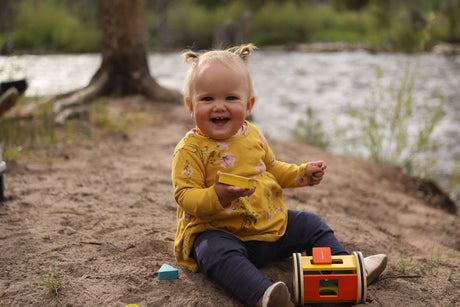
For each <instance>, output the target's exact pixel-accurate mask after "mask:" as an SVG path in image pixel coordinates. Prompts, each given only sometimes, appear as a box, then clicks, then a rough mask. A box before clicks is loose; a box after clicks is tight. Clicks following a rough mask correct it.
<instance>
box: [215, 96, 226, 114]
mask: <svg viewBox="0 0 460 307" xmlns="http://www.w3.org/2000/svg"><path fill="white" fill-rule="evenodd" d="M221 110H225V101H224V100H223V99H216V100H215V102H214V111H221Z"/></svg>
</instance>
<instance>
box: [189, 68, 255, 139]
mask: <svg viewBox="0 0 460 307" xmlns="http://www.w3.org/2000/svg"><path fill="white" fill-rule="evenodd" d="M193 82H194V83H193V85H192V86H193V91H192V96H191V97H186V98H185V101H186V102H187V105H188V108H189V110H190V114H191V116H192V117H193V119H194V120H195V123H196V125H197V126H198V128H199V129H200V130H201V132H203V133H204V134H206V135H207V136H208V137H211V138H213V139H217V140H223V139H226V138H229V137H231V136H233V135H235V134H236V133H237V132H238V130H239V129H240V128H241V127H242V125H243V122H244V120H245V119H246V117H247V116H248V115H249V114H250V113H251V110H252V107H253V106H254V101H255V98H254V97H250V94H249V81H248V79H247V76H246V75H245V73H244V71H243V70H242V69H241V68H240V67H239V66H238V65H234V66H233V67H232V68H229V67H226V66H224V65H222V64H213V65H206V66H204V67H203V68H200V70H199V71H198V72H197V73H196V76H195V80H194V81H193Z"/></svg>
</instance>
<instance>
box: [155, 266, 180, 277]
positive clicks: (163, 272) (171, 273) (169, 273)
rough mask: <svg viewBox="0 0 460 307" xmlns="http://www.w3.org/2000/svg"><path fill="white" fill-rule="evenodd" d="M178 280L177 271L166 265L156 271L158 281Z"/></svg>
mask: <svg viewBox="0 0 460 307" xmlns="http://www.w3.org/2000/svg"><path fill="white" fill-rule="evenodd" d="M178 278H179V270H178V269H176V268H175V267H172V266H170V265H168V264H163V265H162V266H161V268H160V270H159V271H158V279H159V280H168V279H178Z"/></svg>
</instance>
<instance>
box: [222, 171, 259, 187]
mask: <svg viewBox="0 0 460 307" xmlns="http://www.w3.org/2000/svg"><path fill="white" fill-rule="evenodd" d="M219 182H220V183H224V184H228V185H234V186H237V187H242V188H246V189H250V188H251V187H253V186H254V185H255V183H256V181H255V179H252V178H246V177H243V176H238V175H233V174H228V173H220V175H219Z"/></svg>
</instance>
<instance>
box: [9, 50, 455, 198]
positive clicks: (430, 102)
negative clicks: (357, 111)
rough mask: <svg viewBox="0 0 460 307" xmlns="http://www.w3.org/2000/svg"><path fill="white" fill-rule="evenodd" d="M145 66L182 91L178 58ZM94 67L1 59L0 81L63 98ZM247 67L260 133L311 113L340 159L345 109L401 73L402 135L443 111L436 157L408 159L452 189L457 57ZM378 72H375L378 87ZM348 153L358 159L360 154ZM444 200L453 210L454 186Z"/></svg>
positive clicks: (304, 59)
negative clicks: (409, 103)
mask: <svg viewBox="0 0 460 307" xmlns="http://www.w3.org/2000/svg"><path fill="white" fill-rule="evenodd" d="M148 62H149V66H150V70H151V74H152V75H153V76H154V77H155V78H156V80H157V81H158V82H159V83H160V84H162V85H164V86H167V87H170V88H176V89H178V90H182V87H183V84H184V78H185V74H186V71H187V69H188V68H189V65H188V64H185V63H184V62H183V60H182V58H181V57H180V53H178V52H177V53H152V54H149V56H148ZM100 63H101V56H100V54H78V55H22V56H14V57H0V80H7V79H18V78H27V79H28V81H29V88H28V90H27V92H26V95H27V96H42V95H51V94H58V93H64V92H67V91H69V90H73V89H78V88H81V87H84V86H86V85H87V84H88V82H89V80H90V78H91V77H92V75H93V74H94V72H95V71H96V70H97V68H98V67H99V65H100ZM249 68H250V70H251V74H252V78H253V82H254V87H255V91H256V106H255V108H254V111H253V117H254V119H253V121H254V122H255V123H256V124H257V125H258V126H259V128H261V130H262V131H264V133H265V134H267V135H269V136H270V137H272V138H278V139H289V138H292V133H291V130H292V129H294V128H295V126H296V123H297V121H298V120H299V119H305V110H306V109H307V108H308V107H310V108H312V109H313V110H314V114H315V116H316V117H317V118H318V119H320V120H321V122H322V129H324V132H325V133H326V135H327V137H328V138H330V139H331V140H332V142H331V144H332V145H331V148H329V149H330V150H331V151H334V152H337V153H340V154H350V150H349V146H347V142H348V140H347V136H346V134H345V135H343V134H341V136H340V137H337V133H336V132H337V131H338V130H342V131H344V130H349V129H352V128H351V127H352V125H351V124H350V123H351V121H353V119H352V118H350V117H349V116H348V115H347V114H346V112H345V111H346V109H347V106H348V105H352V106H355V107H362V106H365V105H366V103H368V102H369V99H370V97H371V93H372V91H373V89H374V90H375V89H376V88H377V87H378V85H379V84H380V85H382V86H385V87H387V86H390V85H394V86H395V87H397V86H398V84H400V83H401V80H402V78H403V76H404V74H405V73H407V72H411V73H413V74H414V76H415V77H414V81H415V84H414V91H413V98H414V111H415V112H414V113H415V115H414V119H413V120H412V121H411V122H410V124H409V127H408V131H414V134H415V133H416V131H417V129H418V128H417V127H420V123H421V121H423V118H422V112H421V110H424V107H423V106H425V105H427V106H431V107H433V106H436V105H439V104H440V101H441V98H440V97H441V95H443V97H444V99H445V105H444V110H445V112H446V116H445V117H444V119H443V120H442V122H441V123H440V124H439V125H438V126H437V127H436V128H435V130H434V131H433V138H434V139H435V140H437V141H439V142H440V144H442V146H441V147H440V149H439V150H438V151H437V152H435V153H420V154H418V155H417V156H416V157H415V159H418V160H426V159H433V158H434V159H436V160H437V163H436V165H435V166H434V167H433V168H432V169H431V171H430V177H432V178H434V179H435V180H437V181H438V182H439V183H440V185H441V186H442V187H443V188H444V189H445V190H446V191H447V190H448V191H451V190H452V188H451V187H450V181H451V179H450V178H451V175H452V173H456V174H457V177H458V176H459V173H460V166H459V165H460V133H459V132H460V56H449V57H447V56H443V55H433V54H426V55H420V56H413V55H404V54H389V53H378V54H370V53H366V52H334V53H302V52H281V51H263V50H261V51H257V52H256V53H255V54H254V55H252V56H251V57H250V58H249ZM377 68H380V69H381V78H380V79H379V81H377V73H376V71H377ZM418 111H420V114H418V113H417V112H418ZM355 120H356V119H355ZM350 132H352V131H350ZM414 138H415V135H414ZM355 150H356V153H364V150H363V148H356V149H355ZM457 161H458V163H457ZM451 197H452V198H453V199H455V201H456V203H457V206H458V207H460V182H459V183H458V184H457V185H456V187H455V188H454V189H453V191H451Z"/></svg>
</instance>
